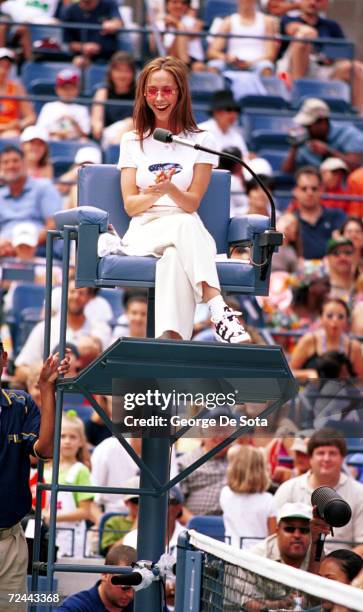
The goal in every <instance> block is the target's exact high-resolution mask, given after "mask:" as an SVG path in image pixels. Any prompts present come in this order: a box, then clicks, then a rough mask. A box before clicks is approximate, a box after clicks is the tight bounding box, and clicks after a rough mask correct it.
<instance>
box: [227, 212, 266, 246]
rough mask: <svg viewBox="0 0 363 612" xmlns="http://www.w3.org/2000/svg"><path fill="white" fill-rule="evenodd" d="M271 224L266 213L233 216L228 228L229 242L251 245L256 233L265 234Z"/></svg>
mask: <svg viewBox="0 0 363 612" xmlns="http://www.w3.org/2000/svg"><path fill="white" fill-rule="evenodd" d="M269 226H270V219H269V218H268V217H265V216H264V215H245V216H244V217H233V218H232V219H231V220H230V223H229V228H228V238H227V239H228V244H232V245H233V244H234V245H236V244H239V245H241V246H243V245H246V246H248V245H251V244H252V242H253V241H254V238H255V236H256V234H263V232H265V231H266V230H267V229H268V228H269Z"/></svg>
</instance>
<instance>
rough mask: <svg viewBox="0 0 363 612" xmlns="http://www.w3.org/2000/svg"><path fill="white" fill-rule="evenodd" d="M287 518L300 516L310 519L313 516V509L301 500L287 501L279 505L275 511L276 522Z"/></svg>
mask: <svg viewBox="0 0 363 612" xmlns="http://www.w3.org/2000/svg"><path fill="white" fill-rule="evenodd" d="M287 518H301V519H305V520H307V521H311V519H312V518H313V510H312V508H311V506H308V504H303V503H302V502H287V503H286V504H284V505H283V506H281V508H280V510H279V511H278V513H277V522H278V523H279V522H280V521H282V519H287Z"/></svg>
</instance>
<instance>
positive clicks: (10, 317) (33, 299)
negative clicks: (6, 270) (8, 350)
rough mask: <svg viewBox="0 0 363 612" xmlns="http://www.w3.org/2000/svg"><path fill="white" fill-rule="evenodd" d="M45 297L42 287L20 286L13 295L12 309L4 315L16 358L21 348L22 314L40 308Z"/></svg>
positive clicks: (26, 284)
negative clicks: (30, 309) (26, 310)
mask: <svg viewBox="0 0 363 612" xmlns="http://www.w3.org/2000/svg"><path fill="white" fill-rule="evenodd" d="M44 297H45V288H44V287H43V286H42V285H33V284H28V283H24V284H20V285H18V286H17V287H16V288H15V290H14V294H13V307H12V309H11V310H10V311H9V312H8V313H7V314H6V316H5V322H6V323H7V324H8V325H9V329H10V333H11V337H12V342H13V348H14V355H15V356H16V355H17V353H18V352H19V350H20V348H21V329H20V323H21V319H22V314H23V311H24V310H25V309H28V308H39V309H40V308H41V307H42V306H43V302H44Z"/></svg>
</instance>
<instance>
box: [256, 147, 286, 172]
mask: <svg viewBox="0 0 363 612" xmlns="http://www.w3.org/2000/svg"><path fill="white" fill-rule="evenodd" d="M258 154H259V156H260V157H263V158H264V159H267V161H268V162H269V163H270V164H271V167H272V170H273V171H274V172H280V170H281V165H282V162H283V161H284V159H285V157H286V149H285V150H278V151H277V150H275V149H263V148H261V149H260V150H259V152H258Z"/></svg>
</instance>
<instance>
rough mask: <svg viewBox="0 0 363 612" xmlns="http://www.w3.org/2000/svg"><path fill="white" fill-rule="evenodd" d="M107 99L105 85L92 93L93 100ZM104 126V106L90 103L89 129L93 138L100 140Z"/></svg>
mask: <svg viewBox="0 0 363 612" xmlns="http://www.w3.org/2000/svg"><path fill="white" fill-rule="evenodd" d="M106 99H107V91H106V88H105V87H102V88H101V89H97V91H96V93H95V95H94V98H93V100H94V102H104V101H105V100H106ZM104 126H105V107H104V106H103V104H92V109H91V130H92V135H93V138H95V139H96V140H100V138H101V136H102V131H103V128H104Z"/></svg>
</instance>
